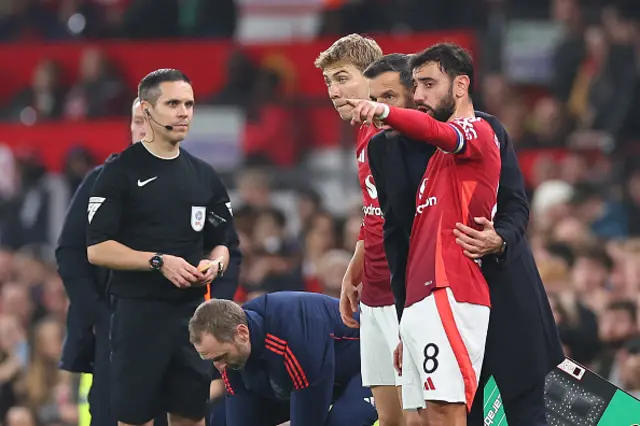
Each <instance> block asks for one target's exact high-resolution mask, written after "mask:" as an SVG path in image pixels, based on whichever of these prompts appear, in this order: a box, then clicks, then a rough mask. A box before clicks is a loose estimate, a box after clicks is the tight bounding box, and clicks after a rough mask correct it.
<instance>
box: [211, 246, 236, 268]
mask: <svg viewBox="0 0 640 426" xmlns="http://www.w3.org/2000/svg"><path fill="white" fill-rule="evenodd" d="M230 256H231V255H230V253H229V248H228V247H227V246H223V245H219V246H216V247H214V248H213V250H211V254H210V255H209V259H211V260H214V259H219V258H221V259H222V270H223V271H226V270H227V267H228V266H229V257H230Z"/></svg>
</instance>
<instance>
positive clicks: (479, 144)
mask: <svg viewBox="0 0 640 426" xmlns="http://www.w3.org/2000/svg"><path fill="white" fill-rule="evenodd" d="M448 124H449V126H451V127H452V128H453V129H454V130H455V131H456V134H457V138H458V142H457V144H456V147H455V149H454V150H452V151H445V152H447V153H449V154H456V156H457V157H458V158H460V159H467V160H479V159H480V158H481V157H482V153H483V152H484V151H485V149H487V148H490V147H491V146H490V144H495V145H496V146H497V149H500V142H498V140H497V138H496V136H495V133H494V132H493V130H492V129H491V127H490V126H489V124H488V123H487V122H486V121H484V120H482V119H480V118H461V119H457V120H454V121H452V122H450V123H448ZM443 151H444V150H443Z"/></svg>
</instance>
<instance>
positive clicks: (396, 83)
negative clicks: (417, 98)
mask: <svg viewBox="0 0 640 426" xmlns="http://www.w3.org/2000/svg"><path fill="white" fill-rule="evenodd" d="M369 86H370V87H371V92H372V94H373V92H374V91H375V92H380V91H385V90H395V91H396V92H397V91H400V90H402V89H403V86H402V83H401V82H400V73H399V72H394V71H388V72H384V73H382V74H380V75H379V76H377V77H374V78H372V79H371V80H369Z"/></svg>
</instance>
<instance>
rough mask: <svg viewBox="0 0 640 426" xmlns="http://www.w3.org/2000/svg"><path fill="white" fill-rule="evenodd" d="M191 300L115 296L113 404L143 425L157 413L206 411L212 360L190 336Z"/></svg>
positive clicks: (198, 415) (197, 415)
mask: <svg viewBox="0 0 640 426" xmlns="http://www.w3.org/2000/svg"><path fill="white" fill-rule="evenodd" d="M202 301H203V299H196V300H193V301H188V302H184V301H168V300H148V299H133V298H131V299H130V298H121V297H117V298H114V300H113V304H114V307H113V308H114V310H113V316H112V322H111V410H112V413H113V414H114V415H115V417H116V419H117V420H118V421H120V422H123V423H127V424H131V425H141V424H144V423H146V422H148V421H150V420H151V419H153V418H154V417H155V416H156V414H158V413H162V412H164V413H172V414H176V415H179V416H181V417H185V418H188V419H193V420H200V419H202V418H203V417H204V416H205V414H206V408H207V402H208V399H209V386H210V383H211V377H212V373H213V371H212V370H213V364H212V363H211V362H208V361H205V360H203V359H201V358H200V355H199V354H198V352H197V351H196V350H195V348H194V347H193V345H192V344H191V343H190V342H189V327H188V324H189V319H190V318H191V315H192V314H193V312H194V311H195V309H196V308H197V307H198V305H199V304H200V303H201V302H202Z"/></svg>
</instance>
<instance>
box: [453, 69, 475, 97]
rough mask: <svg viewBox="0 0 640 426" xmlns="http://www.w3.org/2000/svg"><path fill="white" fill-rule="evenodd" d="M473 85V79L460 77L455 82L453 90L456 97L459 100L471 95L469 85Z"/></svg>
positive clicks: (465, 76)
mask: <svg viewBox="0 0 640 426" xmlns="http://www.w3.org/2000/svg"><path fill="white" fill-rule="evenodd" d="M470 84H471V79H470V78H469V76H468V75H459V76H457V77H456V78H455V80H454V81H453V87H454V88H453V90H454V93H455V96H456V97H457V98H461V97H463V96H464V95H466V94H467V93H469V85H470Z"/></svg>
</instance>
